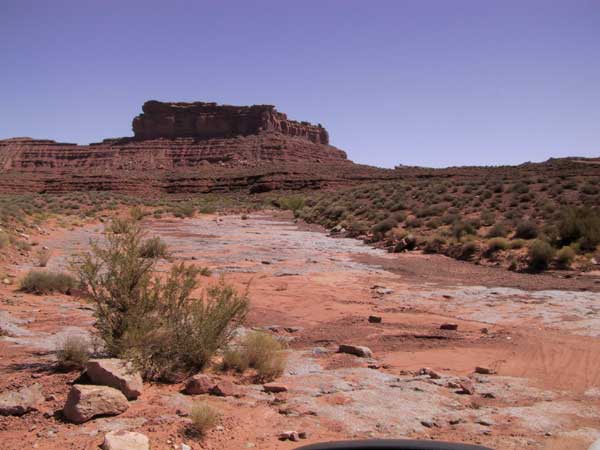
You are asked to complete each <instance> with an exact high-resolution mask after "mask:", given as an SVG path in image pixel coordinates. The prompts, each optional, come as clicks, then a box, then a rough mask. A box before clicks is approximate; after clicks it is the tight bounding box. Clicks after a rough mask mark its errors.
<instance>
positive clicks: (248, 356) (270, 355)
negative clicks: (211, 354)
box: [223, 331, 286, 382]
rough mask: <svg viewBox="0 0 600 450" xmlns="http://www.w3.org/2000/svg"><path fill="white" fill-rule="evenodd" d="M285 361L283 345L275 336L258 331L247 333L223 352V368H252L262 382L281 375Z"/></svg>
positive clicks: (241, 370)
mask: <svg viewBox="0 0 600 450" xmlns="http://www.w3.org/2000/svg"><path fill="white" fill-rule="evenodd" d="M285 363H286V354H285V352H284V348H283V345H282V344H281V343H280V342H279V341H278V340H277V339H276V338H275V337H273V336H271V335H270V334H267V333H263V332H260V331H254V332H251V333H248V334H247V335H246V336H244V338H243V339H242V340H241V342H240V343H239V344H238V345H237V346H236V347H235V348H231V349H228V350H227V351H226V352H225V353H224V354H223V368H224V369H226V370H227V369H234V370H237V371H238V372H244V371H245V370H247V369H248V368H253V369H255V370H256V377H257V379H258V380H260V381H262V382H264V381H270V380H273V379H275V378H277V377H279V376H281V374H282V373H283V371H284V369H285Z"/></svg>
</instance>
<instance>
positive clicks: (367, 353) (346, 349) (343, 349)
mask: <svg viewBox="0 0 600 450" xmlns="http://www.w3.org/2000/svg"><path fill="white" fill-rule="evenodd" d="M338 353H348V354H350V355H355V356H359V357H361V358H372V357H373V352H372V351H371V349H370V348H369V347H363V346H360V345H349V344H340V346H339V348H338Z"/></svg>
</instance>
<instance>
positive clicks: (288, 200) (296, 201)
mask: <svg viewBox="0 0 600 450" xmlns="http://www.w3.org/2000/svg"><path fill="white" fill-rule="evenodd" d="M304 203H305V202H304V198H302V197H295V196H289V197H281V198H280V199H279V207H280V208H281V209H285V210H290V211H294V212H295V211H298V210H300V209H302V208H304Z"/></svg>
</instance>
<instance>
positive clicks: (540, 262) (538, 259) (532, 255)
mask: <svg viewBox="0 0 600 450" xmlns="http://www.w3.org/2000/svg"><path fill="white" fill-rule="evenodd" d="M554 253H555V250H554V248H553V247H552V246H551V245H550V244H549V243H548V242H546V241H542V240H540V239H536V240H535V241H533V242H532V243H531V245H530V246H529V254H528V257H529V259H528V263H529V268H530V269H532V270H535V271H541V270H545V269H547V268H548V266H549V265H550V263H551V262H552V259H553V258H554Z"/></svg>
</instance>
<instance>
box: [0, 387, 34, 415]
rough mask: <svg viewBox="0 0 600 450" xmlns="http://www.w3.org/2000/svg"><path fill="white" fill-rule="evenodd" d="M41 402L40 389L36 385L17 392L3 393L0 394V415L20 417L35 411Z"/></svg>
mask: <svg viewBox="0 0 600 450" xmlns="http://www.w3.org/2000/svg"><path fill="white" fill-rule="evenodd" d="M43 401H44V395H43V394H42V387H41V386H40V385H39V384H37V383H36V384H33V385H31V386H28V387H25V388H22V389H19V390H18V391H7V392H3V393H2V394H0V415H1V416H22V415H23V414H26V413H28V412H30V411H35V410H37V408H38V405H39V404H41V403H42V402H43Z"/></svg>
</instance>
